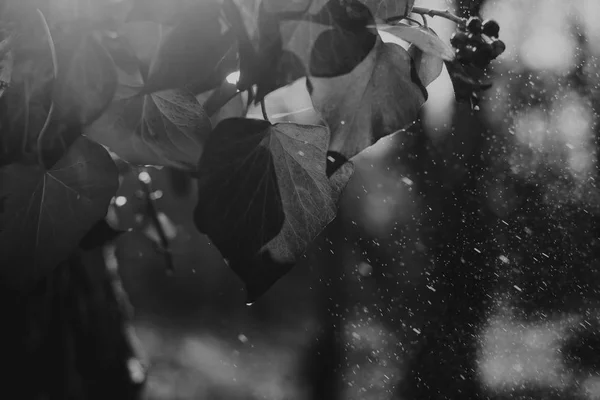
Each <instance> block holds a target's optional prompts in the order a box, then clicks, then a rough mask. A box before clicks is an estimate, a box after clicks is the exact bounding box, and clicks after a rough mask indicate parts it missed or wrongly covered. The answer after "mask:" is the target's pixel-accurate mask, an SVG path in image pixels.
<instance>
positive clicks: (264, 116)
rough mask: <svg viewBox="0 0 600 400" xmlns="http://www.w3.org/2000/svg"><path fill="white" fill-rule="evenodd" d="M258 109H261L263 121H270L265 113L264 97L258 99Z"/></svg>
mask: <svg viewBox="0 0 600 400" xmlns="http://www.w3.org/2000/svg"><path fill="white" fill-rule="evenodd" d="M260 111H262V115H263V118H264V119H265V121H267V122H271V121H269V115H268V114H267V107H266V106H265V99H262V100H261V101H260Z"/></svg>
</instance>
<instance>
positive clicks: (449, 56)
mask: <svg viewBox="0 0 600 400" xmlns="http://www.w3.org/2000/svg"><path fill="white" fill-rule="evenodd" d="M377 29H379V30H382V31H385V32H388V33H391V34H392V35H395V36H397V37H399V38H400V39H402V40H405V41H407V42H409V43H412V44H414V45H415V46H417V47H418V48H420V49H421V50H423V51H424V52H425V53H427V54H431V55H433V56H436V57H439V58H441V59H442V60H444V61H451V60H454V51H453V50H452V48H451V47H450V46H449V45H447V44H446V43H444V41H443V40H442V39H440V38H439V37H438V36H437V35H436V34H435V33H433V31H432V30H431V29H429V28H425V27H419V26H410V25H407V24H403V23H401V22H400V23H398V24H395V25H388V24H379V25H377Z"/></svg>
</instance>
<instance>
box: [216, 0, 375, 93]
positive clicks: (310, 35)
mask: <svg viewBox="0 0 600 400" xmlns="http://www.w3.org/2000/svg"><path fill="white" fill-rule="evenodd" d="M225 4H226V5H228V7H227V8H226V10H227V14H228V18H229V19H230V21H231V24H232V27H233V29H236V35H237V36H238V40H239V43H240V71H241V78H240V83H239V88H240V90H246V89H247V88H249V87H251V86H252V85H257V86H258V94H257V97H256V99H255V102H259V101H260V100H261V99H262V98H263V97H264V96H265V95H266V94H268V93H270V92H272V91H273V90H275V89H278V88H280V87H282V86H285V85H287V84H290V83H292V82H293V81H295V80H297V79H298V78H300V77H302V76H306V75H316V76H337V75H342V74H346V73H348V72H350V71H351V70H352V69H354V67H355V66H356V65H357V64H358V63H360V62H361V61H362V60H363V59H364V57H366V55H367V54H368V53H369V52H370V50H371V49H372V47H373V45H374V43H375V39H376V37H377V36H376V31H375V30H374V29H373V28H370V27H368V26H367V25H369V24H372V23H374V19H373V17H372V15H371V13H370V11H369V9H368V8H367V7H366V6H364V5H363V4H362V3H360V2H359V1H358V0H353V1H350V2H348V3H347V4H344V5H342V4H341V3H340V1H339V0H329V1H327V2H323V1H315V2H312V3H310V2H306V1H305V2H304V3H302V2H286V3H284V4H285V5H284V4H283V3H282V4H275V3H273V2H264V1H263V2H262V3H260V4H258V6H257V10H256V11H255V12H254V13H253V12H252V10H249V9H248V8H245V7H244V6H243V5H241V6H240V10H241V11H239V10H238V9H237V7H235V6H234V5H233V2H232V1H231V0H230V1H227V2H226V3H225ZM249 4H251V3H249ZM248 14H249V15H254V18H256V19H257V20H258V24H257V27H256V29H255V30H254V31H255V34H254V35H252V33H251V32H250V31H247V30H246V29H244V27H245V26H247V25H248V24H247V23H246V22H247V21H244V17H243V16H244V15H246V17H245V18H246V19H247V18H248V16H247V15H248Z"/></svg>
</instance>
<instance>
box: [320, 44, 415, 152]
mask: <svg viewBox="0 0 600 400" xmlns="http://www.w3.org/2000/svg"><path fill="white" fill-rule="evenodd" d="M310 82H311V85H312V91H311V98H312V101H313V105H314V107H315V109H316V110H317V111H319V112H320V113H321V114H322V116H323V118H324V119H325V121H326V122H327V124H328V126H329V128H330V130H331V141H330V145H329V150H330V151H335V152H338V153H340V154H342V155H343V156H344V157H346V158H351V157H352V156H354V155H356V154H357V153H359V152H360V151H362V150H363V149H365V148H367V147H368V146H370V145H372V144H373V143H375V141H376V140H377V139H379V138H381V137H382V136H385V135H388V134H390V133H393V132H395V131H397V130H399V129H402V128H404V127H405V126H406V125H408V124H410V123H411V122H413V121H414V120H416V119H417V116H418V112H419V109H420V108H421V106H422V105H423V103H424V102H425V100H426V97H427V91H426V89H425V88H424V87H423V85H422V84H421V82H420V79H419V77H418V76H417V72H416V70H415V68H414V64H413V63H412V60H411V58H410V55H409V54H408V53H407V52H406V50H404V49H403V48H402V47H400V46H398V45H396V44H393V43H383V42H382V41H381V39H379V38H378V39H377V43H376V44H375V47H374V48H373V50H372V51H371V52H370V53H369V55H368V56H367V58H365V59H364V60H363V61H362V62H361V63H360V64H359V65H358V66H357V67H356V68H355V69H354V70H353V71H352V72H351V73H349V74H346V75H342V76H339V77H334V78H316V77H312V78H310Z"/></svg>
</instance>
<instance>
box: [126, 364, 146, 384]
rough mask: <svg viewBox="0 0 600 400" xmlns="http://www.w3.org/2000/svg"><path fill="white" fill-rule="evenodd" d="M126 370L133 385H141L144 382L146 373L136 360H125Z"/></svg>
mask: <svg viewBox="0 0 600 400" xmlns="http://www.w3.org/2000/svg"><path fill="white" fill-rule="evenodd" d="M127 369H129V376H130V377H131V380H132V381H133V382H134V383H137V384H141V383H143V382H144V381H145V380H146V371H145V370H144V367H143V366H142V363H141V362H140V361H139V360H138V359H137V358H130V359H129V360H127Z"/></svg>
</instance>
